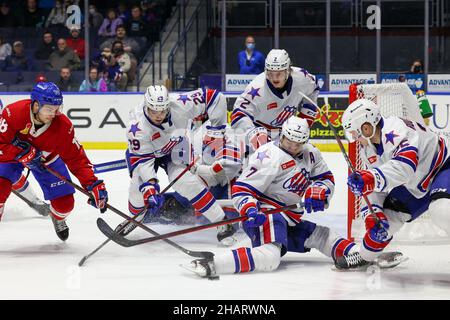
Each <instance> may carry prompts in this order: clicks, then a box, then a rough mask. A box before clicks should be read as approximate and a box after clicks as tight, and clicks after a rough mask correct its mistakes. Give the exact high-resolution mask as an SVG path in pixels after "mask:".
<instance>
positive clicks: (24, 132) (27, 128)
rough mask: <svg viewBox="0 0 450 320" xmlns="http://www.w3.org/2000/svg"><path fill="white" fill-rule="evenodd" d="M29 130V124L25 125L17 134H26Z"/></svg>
mask: <svg viewBox="0 0 450 320" xmlns="http://www.w3.org/2000/svg"><path fill="white" fill-rule="evenodd" d="M30 129H31V123H27V125H26V127H25V128H24V129H22V130H20V131H19V132H20V133H21V134H28V132H30Z"/></svg>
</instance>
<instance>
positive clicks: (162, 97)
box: [118, 86, 226, 234]
mask: <svg viewBox="0 0 450 320" xmlns="http://www.w3.org/2000/svg"><path fill="white" fill-rule="evenodd" d="M188 119H194V125H195V124H196V123H197V124H200V123H202V122H204V121H206V120H208V119H209V121H210V123H211V125H212V126H221V125H223V124H225V123H226V101H225V97H224V96H223V94H222V93H220V92H217V91H215V90H206V91H203V90H201V89H199V90H196V91H194V92H190V93H186V94H181V95H178V96H177V97H169V93H168V91H167V89H166V87H164V86H150V87H148V88H147V90H146V92H145V95H144V101H143V103H142V104H140V105H138V106H137V107H136V108H135V109H134V110H132V111H131V112H130V121H129V125H128V128H127V138H128V142H129V146H128V150H127V152H126V158H127V162H128V167H129V171H130V176H131V182H130V187H129V202H128V204H129V211H130V213H131V214H132V215H134V216H136V215H139V216H138V217H136V220H137V221H142V220H143V219H144V218H145V214H146V213H147V212H146V210H144V208H145V207H146V206H147V207H148V208H149V214H154V213H156V212H157V211H158V210H159V208H160V207H161V206H162V204H163V199H164V198H163V197H161V195H160V194H159V192H160V186H159V184H158V178H157V174H156V170H157V169H158V168H159V167H162V168H163V169H164V170H165V171H166V173H167V175H168V177H169V181H171V180H173V179H174V177H176V176H177V175H179V174H180V173H181V171H183V170H184V169H185V168H186V164H188V163H190V162H191V161H192V153H191V152H190V151H191V147H190V145H191V143H190V142H189V141H188V142H187V143H186V137H187V136H188V134H187V133H186V127H187V126H188V124H189V122H188ZM183 144H185V147H184V149H183V148H181V147H180V146H182V145H183ZM174 150H177V152H173V151H174ZM183 150H184V152H181V153H183V155H182V156H181V157H180V151H183ZM173 189H174V190H175V191H176V192H178V193H179V194H180V195H181V196H183V197H185V198H187V199H188V200H189V202H190V203H191V205H192V206H193V207H194V208H195V210H197V211H198V212H200V213H201V214H202V215H203V216H205V217H206V218H207V219H208V220H209V221H212V222H215V221H219V220H222V219H224V218H225V214H224V211H223V210H222V208H221V207H220V206H219V204H218V203H217V202H216V200H215V199H214V196H213V195H212V194H211V192H210V191H209V190H208V188H207V187H206V186H205V185H204V184H203V183H202V182H201V180H200V179H199V178H198V177H197V176H196V175H194V174H192V173H191V172H189V171H188V172H186V173H185V174H184V175H183V176H182V177H181V178H180V180H179V181H178V182H177V183H176V184H175V185H174V186H173ZM135 227H136V225H135V224H131V223H127V221H124V222H123V223H122V224H121V225H119V227H118V228H120V229H121V230H122V234H128V233H130V232H131V231H132V230H133V229H134V228H135Z"/></svg>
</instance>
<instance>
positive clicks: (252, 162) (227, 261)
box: [189, 116, 358, 277]
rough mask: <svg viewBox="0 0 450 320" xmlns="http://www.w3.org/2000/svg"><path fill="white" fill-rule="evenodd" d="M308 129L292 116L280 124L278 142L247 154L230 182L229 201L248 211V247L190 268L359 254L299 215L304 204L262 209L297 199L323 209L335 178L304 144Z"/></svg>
mask: <svg viewBox="0 0 450 320" xmlns="http://www.w3.org/2000/svg"><path fill="white" fill-rule="evenodd" d="M308 138H309V127H308V123H307V121H306V120H305V119H300V118H298V117H296V116H293V117H290V118H289V119H287V120H286V121H285V122H284V123H283V126H282V130H281V138H280V140H275V141H271V142H269V143H267V144H265V145H263V146H261V147H260V148H258V149H257V150H256V152H255V153H254V154H253V155H251V156H250V159H249V164H248V166H247V167H246V168H245V169H244V171H243V172H242V174H241V175H240V176H239V178H238V179H237V181H236V183H235V184H234V186H233V202H234V204H235V207H236V209H237V210H238V211H239V212H240V214H241V215H246V216H247V217H248V219H247V220H245V221H244V226H243V228H244V231H245V232H246V233H247V235H248V236H249V238H250V239H251V242H252V248H247V247H241V248H237V249H234V250H230V251H228V252H226V253H224V254H220V255H216V256H215V257H214V258H213V260H208V259H198V260H194V261H192V262H191V265H190V266H189V268H190V269H191V270H192V271H193V272H195V273H196V274H198V275H199V276H202V277H211V276H214V275H219V274H227V273H243V272H251V271H273V270H275V269H277V268H278V265H279V264H280V260H281V257H282V256H284V255H285V254H286V252H287V251H290V252H299V253H303V252H308V251H310V250H311V249H312V248H314V249H317V250H319V251H320V252H322V253H323V254H325V255H326V256H329V257H332V258H333V259H336V258H337V257H339V256H342V255H346V254H350V253H353V252H356V253H357V250H358V248H357V247H356V246H355V244H354V243H353V242H350V241H348V240H346V239H343V238H341V237H339V236H338V235H337V234H335V233H334V232H333V231H332V230H330V229H329V228H328V227H323V226H320V225H316V224H315V223H312V222H309V221H305V220H302V219H301V216H302V214H303V213H304V210H303V208H301V209H297V210H294V211H284V212H282V213H275V214H270V215H266V214H264V212H263V209H268V208H279V207H283V206H285V205H291V204H296V203H300V201H301V200H302V199H304V209H305V210H306V212H308V213H311V212H317V211H323V210H324V209H325V208H327V207H328V205H329V203H330V200H331V197H332V195H333V191H334V178H333V175H332V173H331V171H330V170H329V169H328V166H327V165H326V163H325V162H324V160H323V158H322V156H321V153H320V151H319V150H318V149H316V148H315V147H314V146H312V145H311V144H309V143H307V142H308Z"/></svg>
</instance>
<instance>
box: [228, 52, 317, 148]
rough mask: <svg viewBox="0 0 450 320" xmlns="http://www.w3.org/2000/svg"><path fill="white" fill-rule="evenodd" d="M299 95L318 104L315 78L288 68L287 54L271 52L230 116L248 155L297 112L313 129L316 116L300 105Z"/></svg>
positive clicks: (273, 135) (309, 107)
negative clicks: (245, 139)
mask: <svg viewBox="0 0 450 320" xmlns="http://www.w3.org/2000/svg"><path fill="white" fill-rule="evenodd" d="M299 91H301V92H303V93H304V94H305V95H307V96H308V97H309V98H311V100H312V101H314V102H317V96H318V95H319V86H318V85H317V83H316V78H315V77H314V76H313V75H311V74H310V73H308V71H306V70H305V69H302V68H297V67H293V66H291V60H290V58H289V55H288V53H287V52H286V50H281V49H273V50H271V51H270V52H269V54H268V55H267V58H266V61H265V71H264V72H263V73H261V74H259V75H258V76H256V78H254V79H253V80H252V81H251V82H250V84H249V85H248V86H247V87H246V88H245V90H244V92H243V93H242V94H241V95H240V96H239V97H238V98H237V99H236V102H235V104H234V107H233V112H232V114H231V126H232V128H234V129H236V130H239V131H241V132H240V133H241V134H246V137H247V145H249V146H250V150H249V152H250V153H252V152H254V150H256V149H257V148H258V147H259V146H260V145H262V144H264V143H266V142H267V141H268V139H269V138H272V139H275V138H277V137H278V135H279V132H280V129H281V126H282V125H283V123H284V122H285V121H286V120H287V119H288V118H289V117H291V116H293V115H297V113H298V112H299V114H298V115H299V116H300V117H301V118H304V119H306V120H307V121H308V124H309V126H311V125H312V123H313V122H314V119H315V118H316V117H317V116H318V113H319V112H318V110H316V108H315V107H314V106H313V105H311V104H309V103H307V102H303V101H302V100H303V97H302V96H301V95H300V94H299ZM299 106H300V107H299ZM269 135H270V136H269Z"/></svg>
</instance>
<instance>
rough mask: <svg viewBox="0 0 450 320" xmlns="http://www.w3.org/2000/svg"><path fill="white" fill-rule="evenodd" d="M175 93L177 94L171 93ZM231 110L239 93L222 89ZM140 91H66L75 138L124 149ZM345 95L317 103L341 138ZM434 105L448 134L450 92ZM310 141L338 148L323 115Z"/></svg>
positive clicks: (435, 124) (16, 96) (437, 126)
mask: <svg viewBox="0 0 450 320" xmlns="http://www.w3.org/2000/svg"><path fill="white" fill-rule="evenodd" d="M173 94H174V95H176V93H173ZM224 94H225V95H226V97H227V100H228V110H229V111H231V110H232V107H233V103H234V100H235V99H236V97H237V96H238V95H239V92H224ZM142 96H143V94H142V93H131V92H130V93H111V94H109V93H108V94H107V93H102V94H99V93H95V94H94V93H92V94H90V93H66V94H64V113H65V114H66V115H67V116H68V117H69V118H70V119H71V120H72V122H73V124H74V126H75V128H76V135H77V138H78V140H79V141H80V142H81V143H82V144H83V146H84V147H85V148H86V149H125V148H126V143H127V141H126V132H125V128H126V125H127V122H128V112H129V111H130V110H131V109H132V108H134V107H135V106H136V105H138V104H140V103H141V102H142ZM347 97H348V95H347V94H346V93H333V92H328V93H321V94H320V95H319V100H318V105H319V106H323V105H324V104H325V103H329V104H330V110H329V113H328V115H329V118H330V120H331V123H332V124H333V126H335V127H336V129H337V131H338V132H339V135H340V136H341V137H342V138H343V132H342V127H341V118H342V113H343V112H344V110H345V108H346V106H347V101H348V98H347ZM28 98H29V94H24V93H2V94H1V96H0V101H1V102H0V103H2V104H3V106H6V105H8V104H10V103H12V102H14V101H17V100H20V99H28ZM428 99H429V101H430V103H431V105H432V108H433V113H434V115H433V118H432V119H431V123H430V128H432V129H433V130H435V131H439V132H442V133H444V134H445V135H447V136H450V93H433V94H431V93H430V94H428ZM311 140H312V141H311V142H312V143H314V144H315V145H316V146H317V147H318V148H319V149H320V150H321V151H338V146H337V144H336V142H335V139H334V136H333V134H332V130H330V129H329V128H328V127H327V123H326V119H325V118H324V115H323V114H322V115H321V117H320V118H319V119H318V120H317V121H316V122H315V124H314V125H313V127H312V128H311Z"/></svg>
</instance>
